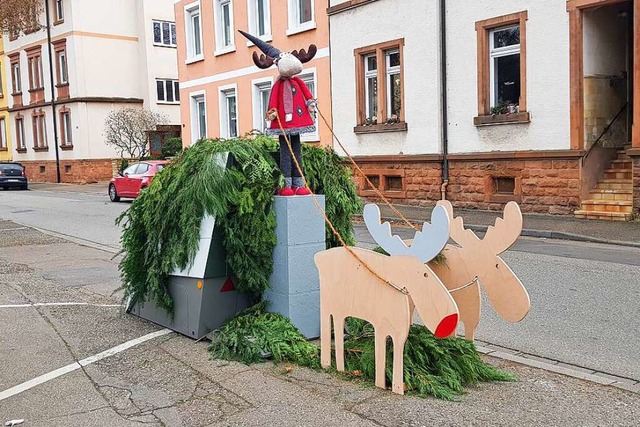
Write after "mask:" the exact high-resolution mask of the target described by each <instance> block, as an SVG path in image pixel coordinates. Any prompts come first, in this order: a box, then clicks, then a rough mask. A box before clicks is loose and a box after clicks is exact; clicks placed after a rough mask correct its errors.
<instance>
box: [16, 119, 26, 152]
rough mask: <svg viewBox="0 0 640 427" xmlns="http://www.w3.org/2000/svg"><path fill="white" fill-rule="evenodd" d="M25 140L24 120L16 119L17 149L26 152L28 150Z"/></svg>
mask: <svg viewBox="0 0 640 427" xmlns="http://www.w3.org/2000/svg"><path fill="white" fill-rule="evenodd" d="M25 144H26V143H25V140H24V119H23V118H22V117H18V118H16V148H17V149H18V150H24V149H25V148H26V145H25Z"/></svg>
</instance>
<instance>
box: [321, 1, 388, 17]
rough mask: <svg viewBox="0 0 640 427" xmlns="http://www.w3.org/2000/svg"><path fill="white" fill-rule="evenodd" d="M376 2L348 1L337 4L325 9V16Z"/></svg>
mask: <svg viewBox="0 0 640 427" xmlns="http://www.w3.org/2000/svg"><path fill="white" fill-rule="evenodd" d="M375 1H378V0H349V1H345V2H342V3H338V4H337V5H335V6H330V7H328V8H327V15H329V16H331V15H335V14H337V13H340V12H344V11H347V10H351V9H355V8H356V7H360V6H364V5H365V4H369V3H373V2H375Z"/></svg>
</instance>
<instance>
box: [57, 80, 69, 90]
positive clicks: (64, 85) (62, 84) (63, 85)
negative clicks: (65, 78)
mask: <svg viewBox="0 0 640 427" xmlns="http://www.w3.org/2000/svg"><path fill="white" fill-rule="evenodd" d="M61 87H69V82H64V83H58V84H57V85H56V88H57V89H60V88H61Z"/></svg>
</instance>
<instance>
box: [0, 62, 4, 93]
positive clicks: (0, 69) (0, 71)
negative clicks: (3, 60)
mask: <svg viewBox="0 0 640 427" xmlns="http://www.w3.org/2000/svg"><path fill="white" fill-rule="evenodd" d="M2 86H3V83H2V67H0V97H3V96H4V92H3V91H2Z"/></svg>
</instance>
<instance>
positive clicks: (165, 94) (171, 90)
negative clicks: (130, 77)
mask: <svg viewBox="0 0 640 427" xmlns="http://www.w3.org/2000/svg"><path fill="white" fill-rule="evenodd" d="M156 93H157V95H158V103H170V104H178V103H180V85H179V82H178V80H173V79H156Z"/></svg>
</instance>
